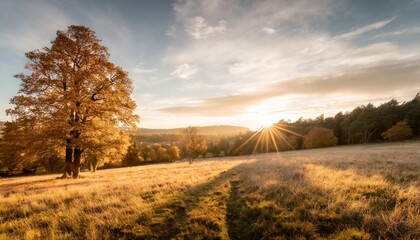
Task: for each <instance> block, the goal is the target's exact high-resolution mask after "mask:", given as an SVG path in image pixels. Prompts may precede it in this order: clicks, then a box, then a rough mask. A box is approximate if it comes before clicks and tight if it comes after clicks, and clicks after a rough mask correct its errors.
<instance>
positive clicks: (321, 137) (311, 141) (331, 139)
mask: <svg viewBox="0 0 420 240" xmlns="http://www.w3.org/2000/svg"><path fill="white" fill-rule="evenodd" d="M337 141H338V139H337V137H335V136H334V132H333V130H331V129H328V128H323V127H314V128H312V129H311V131H309V133H308V134H306V135H305V136H304V139H303V148H321V147H331V146H335V145H337Z"/></svg>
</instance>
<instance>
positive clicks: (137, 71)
mask: <svg viewBox="0 0 420 240" xmlns="http://www.w3.org/2000/svg"><path fill="white" fill-rule="evenodd" d="M142 65H143V64H142V63H139V64H137V65H136V66H135V67H134V68H133V73H134V74H144V73H146V74H147V73H154V72H156V70H157V69H156V68H150V69H146V68H143V67H142Z"/></svg>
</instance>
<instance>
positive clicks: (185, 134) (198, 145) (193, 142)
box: [181, 127, 207, 163]
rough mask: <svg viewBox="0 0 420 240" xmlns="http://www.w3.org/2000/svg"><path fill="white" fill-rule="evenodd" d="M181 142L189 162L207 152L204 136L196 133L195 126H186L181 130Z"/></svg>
mask: <svg viewBox="0 0 420 240" xmlns="http://www.w3.org/2000/svg"><path fill="white" fill-rule="evenodd" d="M181 138H182V143H183V144H184V147H185V151H186V154H187V156H188V159H189V161H190V163H192V161H193V160H194V159H195V158H197V157H198V156H199V155H200V154H203V153H204V152H207V144H206V138H205V137H204V136H202V135H199V134H198V129H197V128H196V127H187V128H185V129H183V130H182V131H181Z"/></svg>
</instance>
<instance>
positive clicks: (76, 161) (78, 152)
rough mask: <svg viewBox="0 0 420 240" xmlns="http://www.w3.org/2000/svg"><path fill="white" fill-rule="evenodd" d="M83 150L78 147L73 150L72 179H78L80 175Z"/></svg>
mask: <svg viewBox="0 0 420 240" xmlns="http://www.w3.org/2000/svg"><path fill="white" fill-rule="evenodd" d="M82 153H83V150H82V149H81V148H79V147H75V148H74V156H73V178H79V173H80V160H81V158H82Z"/></svg>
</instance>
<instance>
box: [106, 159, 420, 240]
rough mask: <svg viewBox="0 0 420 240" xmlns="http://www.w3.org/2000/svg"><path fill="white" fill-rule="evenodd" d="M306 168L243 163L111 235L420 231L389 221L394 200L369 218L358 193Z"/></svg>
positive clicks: (390, 234)
mask: <svg viewBox="0 0 420 240" xmlns="http://www.w3.org/2000/svg"><path fill="white" fill-rule="evenodd" d="M307 174H308V172H306V169H305V167H303V164H302V163H300V162H298V161H297V162H294V163H290V162H287V161H286V162H282V161H278V160H276V161H270V160H269V159H261V160H258V161H253V162H248V163H243V164H240V165H238V166H236V167H234V168H232V169H230V170H228V171H225V172H223V173H221V174H220V175H219V176H218V177H216V178H214V179H213V180H211V181H210V182H207V183H204V184H201V185H198V186H195V187H193V188H191V189H190V190H188V191H186V192H185V193H183V194H181V195H178V196H176V197H174V199H171V200H170V201H169V202H168V203H164V204H163V205H158V206H157V207H156V208H154V209H150V212H147V213H143V214H141V215H139V216H138V217H137V219H136V221H135V223H133V224H132V225H130V226H126V227H123V228H118V229H114V230H112V231H111V238H115V239H117V238H126V239H274V238H276V239H315V238H333V239H335V238H341V239H362V238H364V237H371V238H373V239H378V238H401V237H402V238H404V237H407V236H411V235H410V232H411V233H413V232H415V229H413V227H415V226H410V225H407V224H405V222H404V221H403V220H402V221H400V222H396V223H395V224H397V225H398V226H399V227H398V226H397V225H395V226H393V225H392V226H391V225H390V223H389V222H387V221H385V220H384V217H383V216H384V214H386V212H389V211H392V210H393V209H394V207H395V205H392V206H391V207H389V206H388V205H387V206H386V207H387V208H386V209H378V211H374V212H373V213H372V214H374V215H372V216H368V218H367V216H366V215H364V213H361V212H359V211H356V210H352V208H350V207H349V206H350V205H351V204H352V200H351V199H350V200H348V199H341V200H340V201H338V200H337V199H336V198H337V196H338V195H337V194H336V193H335V192H333V190H329V189H327V188H323V187H322V186H318V185H316V186H315V185H314V184H313V183H312V182H311V179H310V178H309V177H308V175H307ZM362 177H363V176H362ZM371 192H372V193H371ZM371 192H366V193H364V194H365V196H364V198H365V199H366V198H367V199H369V198H371V199H374V200H375V201H372V202H373V203H374V204H376V203H378V204H381V203H382V202H381V201H380V200H381V198H382V197H389V196H388V195H387V194H386V193H382V192H381V190H377V191H376V190H372V191H371ZM378 194H379V195H378ZM384 194H385V195H384ZM391 197H392V196H391ZM385 200H386V199H385ZM361 201H364V200H363V199H362V200H361ZM378 206H379V205H378ZM381 206H382V205H381ZM372 207H373V208H374V207H375V206H372ZM394 227H395V228H394ZM384 229H388V230H387V231H385V230H384Z"/></svg>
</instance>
